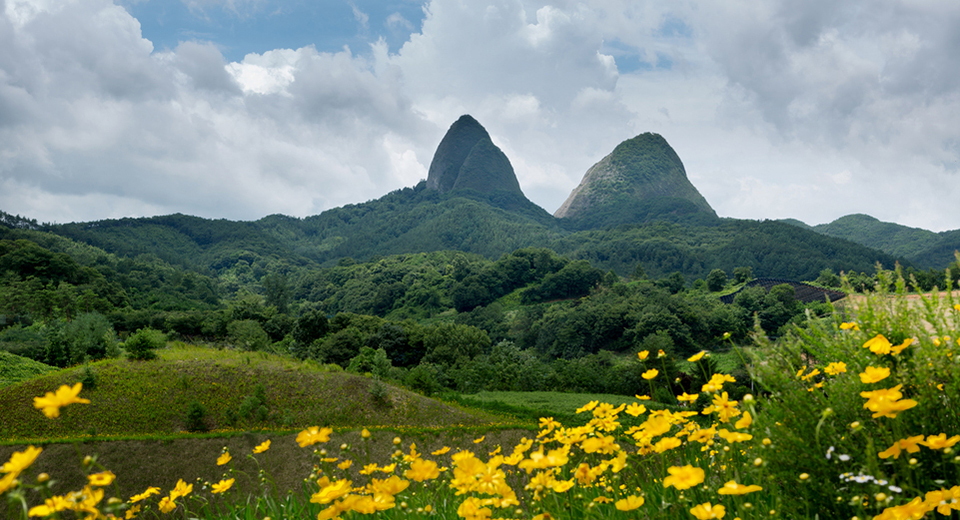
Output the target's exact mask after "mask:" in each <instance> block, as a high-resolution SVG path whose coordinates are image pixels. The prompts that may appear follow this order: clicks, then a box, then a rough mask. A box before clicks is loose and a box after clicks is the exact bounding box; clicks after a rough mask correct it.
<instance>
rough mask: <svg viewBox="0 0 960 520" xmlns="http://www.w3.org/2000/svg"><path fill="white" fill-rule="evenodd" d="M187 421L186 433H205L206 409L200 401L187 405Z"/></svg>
mask: <svg viewBox="0 0 960 520" xmlns="http://www.w3.org/2000/svg"><path fill="white" fill-rule="evenodd" d="M186 417H187V420H186V428H187V431H191V432H205V431H207V424H206V421H205V419H206V417H207V409H206V408H204V406H203V404H201V403H200V401H196V400H194V401H190V404H188V405H187V416H186Z"/></svg>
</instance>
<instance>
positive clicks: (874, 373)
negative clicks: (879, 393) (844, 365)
mask: <svg viewBox="0 0 960 520" xmlns="http://www.w3.org/2000/svg"><path fill="white" fill-rule="evenodd" d="M889 376H890V369H889V368H887V367H880V368H877V367H867V368H866V369H865V370H864V371H863V372H862V373H861V374H860V381H862V382H864V383H867V384H870V383H876V382H877V381H883V380H884V379H886V378H887V377H889Z"/></svg>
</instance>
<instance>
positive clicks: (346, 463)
mask: <svg viewBox="0 0 960 520" xmlns="http://www.w3.org/2000/svg"><path fill="white" fill-rule="evenodd" d="M350 466H353V461H352V460H345V461H343V462H341V463H340V464H337V467H338V468H340V469H347V468H349V467H350Z"/></svg>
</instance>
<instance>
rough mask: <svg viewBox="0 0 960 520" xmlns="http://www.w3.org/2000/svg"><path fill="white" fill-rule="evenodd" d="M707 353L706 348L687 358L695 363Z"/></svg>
mask: <svg viewBox="0 0 960 520" xmlns="http://www.w3.org/2000/svg"><path fill="white" fill-rule="evenodd" d="M706 353H707V351H706V350H701V351H700V352H697V353H696V354H694V355H692V356H690V357H688V358H687V361H689V362H691V363H695V362H697V361H700V358H702V357H703V356H704V354H706Z"/></svg>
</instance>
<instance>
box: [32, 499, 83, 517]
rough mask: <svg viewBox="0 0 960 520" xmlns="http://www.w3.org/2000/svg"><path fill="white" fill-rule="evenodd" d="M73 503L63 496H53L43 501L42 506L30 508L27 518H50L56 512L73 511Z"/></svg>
mask: <svg viewBox="0 0 960 520" xmlns="http://www.w3.org/2000/svg"><path fill="white" fill-rule="evenodd" d="M73 507H74V503H73V502H71V501H70V500H68V499H67V498H66V497H64V496H60V495H55V496H52V497H50V498H48V499H46V500H44V501H43V505H39V506H34V507H31V508H30V510H29V511H27V516H30V517H34V516H50V515H52V514H54V513H56V512H58V511H66V510H68V509H73Z"/></svg>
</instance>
